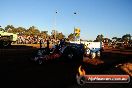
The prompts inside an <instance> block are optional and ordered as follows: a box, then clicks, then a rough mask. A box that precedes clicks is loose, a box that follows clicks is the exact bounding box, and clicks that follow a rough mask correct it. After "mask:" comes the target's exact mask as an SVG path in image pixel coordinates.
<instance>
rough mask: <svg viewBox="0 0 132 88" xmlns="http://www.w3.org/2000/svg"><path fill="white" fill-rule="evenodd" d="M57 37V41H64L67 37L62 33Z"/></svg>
mask: <svg viewBox="0 0 132 88" xmlns="http://www.w3.org/2000/svg"><path fill="white" fill-rule="evenodd" d="M56 37H57V39H59V40H60V39H63V38H65V35H64V34H63V33H62V32H61V33H58V34H57V35H56Z"/></svg>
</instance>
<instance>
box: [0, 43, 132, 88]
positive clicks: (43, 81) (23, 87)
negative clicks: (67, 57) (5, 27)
mask: <svg viewBox="0 0 132 88" xmlns="http://www.w3.org/2000/svg"><path fill="white" fill-rule="evenodd" d="M37 49H38V48H36V47H32V46H26V45H13V46H12V47H10V48H6V49H0V64H1V65H3V66H1V67H2V70H3V72H7V80H6V84H8V85H4V87H6V86H9V87H11V88H131V86H132V81H130V83H124V84H121V83H118V84H116V83H113V84H111V83H110V84H108V83H107V84H86V85H83V86H79V85H78V84H77V83H76V79H75V76H76V74H77V72H78V67H79V66H80V65H82V67H83V68H84V69H85V71H86V74H128V73H127V72H125V71H123V70H121V66H119V67H116V66H117V65H119V64H125V63H130V65H131V63H132V54H131V53H132V52H126V51H123V52H121V51H118V50H116V52H115V51H114V50H105V51H104V52H103V54H102V57H101V58H100V59H98V60H95V61H94V60H93V61H92V60H89V61H88V62H89V63H74V62H72V63H70V62H64V61H53V62H47V63H45V64H43V65H37V64H35V63H33V62H31V61H30V60H29V59H30V57H31V56H32V53H33V52H34V51H35V50H37ZM119 52H121V53H119ZM94 62H96V63H97V64H96V65H94V64H92V63H94ZM127 65H128V64H127ZM7 66H8V67H7ZM122 66H123V65H122ZM127 67H129V66H127ZM129 69H131V67H129ZM1 88H2V86H1Z"/></svg>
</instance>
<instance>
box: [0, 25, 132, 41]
mask: <svg viewBox="0 0 132 88" xmlns="http://www.w3.org/2000/svg"><path fill="white" fill-rule="evenodd" d="M0 30H3V31H7V32H10V33H17V34H18V35H27V36H29V35H32V36H39V37H41V38H44V39H46V38H52V39H59V40H60V39H62V38H65V35H64V34H63V33H62V32H58V31H56V30H52V32H51V35H49V34H48V31H47V30H46V31H40V30H39V29H38V28H37V27H35V26H31V27H29V28H27V29H26V28H24V27H17V28H16V27H14V26H13V25H7V26H6V27H5V28H2V27H0ZM131 38H132V36H131V34H125V35H123V36H122V37H121V38H118V37H113V38H112V39H109V38H105V37H104V35H103V34H99V35H97V37H96V39H95V40H94V41H96V42H100V41H104V40H107V41H108V42H112V40H113V41H114V42H117V41H119V42H124V41H125V42H128V41H131ZM66 39H67V40H74V33H70V34H69V35H68V37H67V38H66ZM81 40H82V39H81ZM89 41H92V40H89Z"/></svg>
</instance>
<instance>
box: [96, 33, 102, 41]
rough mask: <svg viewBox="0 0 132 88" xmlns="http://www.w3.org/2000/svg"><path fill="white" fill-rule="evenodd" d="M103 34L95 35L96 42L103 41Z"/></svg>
mask: <svg viewBox="0 0 132 88" xmlns="http://www.w3.org/2000/svg"><path fill="white" fill-rule="evenodd" d="M103 37H104V36H103V35H102V34H101V35H98V36H97V37H96V40H95V41H97V42H101V41H103Z"/></svg>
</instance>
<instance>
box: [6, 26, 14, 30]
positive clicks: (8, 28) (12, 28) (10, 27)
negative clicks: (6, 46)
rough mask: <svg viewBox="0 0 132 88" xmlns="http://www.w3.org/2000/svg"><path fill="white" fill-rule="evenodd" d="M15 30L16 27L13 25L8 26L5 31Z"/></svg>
mask: <svg viewBox="0 0 132 88" xmlns="http://www.w3.org/2000/svg"><path fill="white" fill-rule="evenodd" d="M14 29H15V27H14V26H13V25H7V26H6V27H5V31H9V30H10V31H11V30H14Z"/></svg>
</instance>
